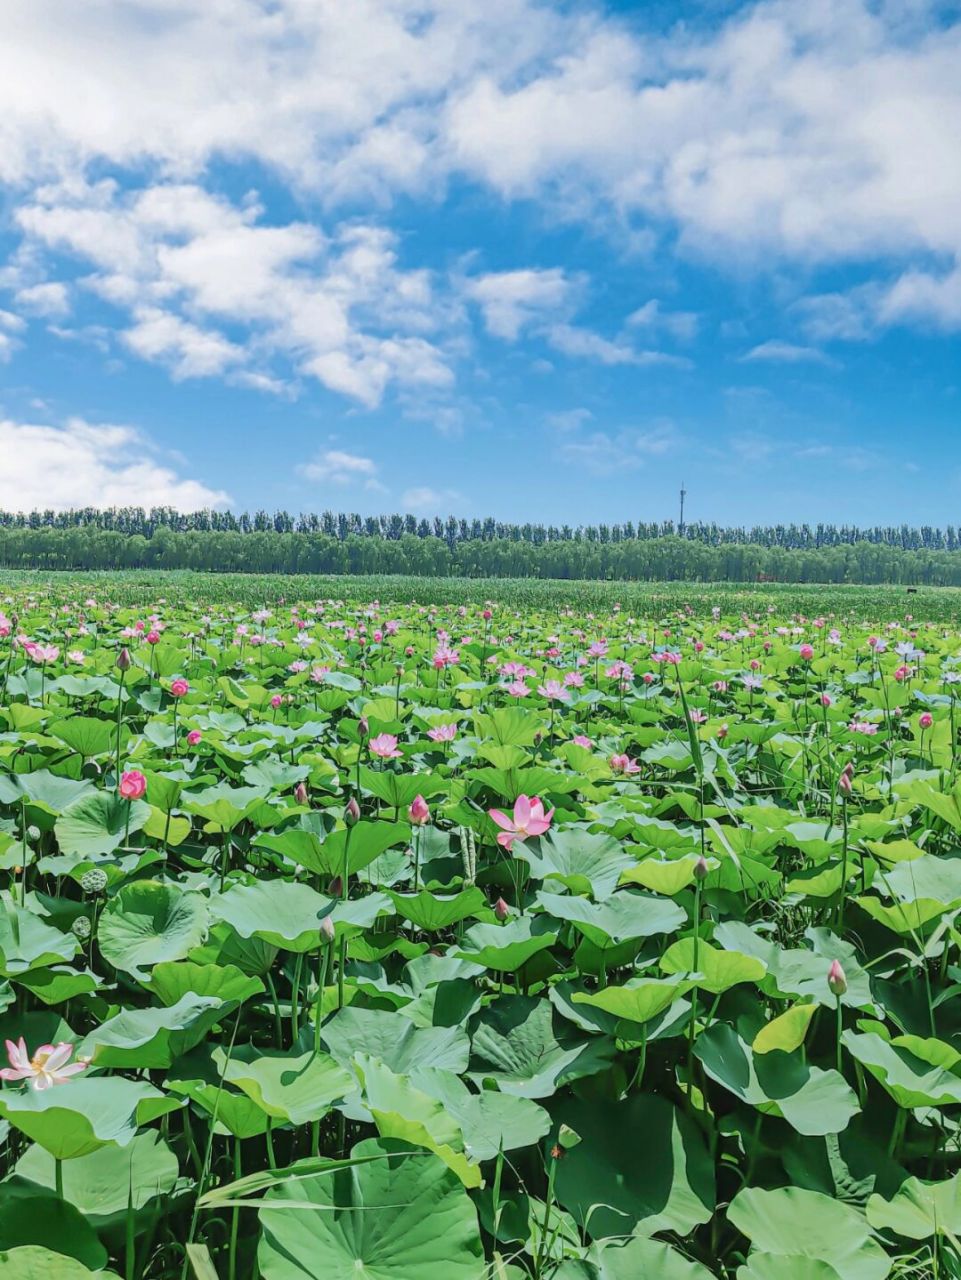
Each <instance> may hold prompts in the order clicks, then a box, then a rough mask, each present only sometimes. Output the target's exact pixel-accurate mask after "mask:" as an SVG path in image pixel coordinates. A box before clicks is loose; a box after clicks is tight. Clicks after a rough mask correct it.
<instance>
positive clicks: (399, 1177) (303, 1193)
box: [257, 1139, 488, 1280]
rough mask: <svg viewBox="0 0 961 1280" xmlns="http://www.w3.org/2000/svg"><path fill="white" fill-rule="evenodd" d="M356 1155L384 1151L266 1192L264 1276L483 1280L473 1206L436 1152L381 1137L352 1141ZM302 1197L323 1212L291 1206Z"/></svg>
mask: <svg viewBox="0 0 961 1280" xmlns="http://www.w3.org/2000/svg"><path fill="white" fill-rule="evenodd" d="M353 1155H354V1156H356V1157H366V1156H379V1157H382V1159H377V1160H373V1161H371V1162H370V1163H366V1164H360V1165H356V1166H354V1167H353V1168H346V1169H340V1170H337V1171H336V1172H333V1173H331V1174H319V1175H316V1176H314V1177H298V1178H296V1179H291V1180H289V1181H285V1182H282V1183H281V1184H279V1185H278V1186H276V1187H274V1188H273V1189H272V1190H270V1191H269V1192H268V1193H267V1195H266V1196H265V1198H264V1202H263V1205H262V1207H261V1209H260V1222H261V1227H262V1229H263V1237H262V1240H261V1243H260V1247H259V1249H258V1253H257V1261H258V1263H259V1266H260V1274H261V1275H262V1276H263V1277H264V1280H315V1277H316V1276H318V1275H322V1276H324V1277H325V1280H484V1278H485V1277H486V1276H487V1274H488V1272H487V1264H486V1262H485V1260H484V1253H483V1248H482V1246H481V1240H480V1232H479V1230H478V1225H477V1212H476V1210H475V1208H474V1206H473V1204H472V1203H471V1200H470V1198H469V1196H468V1195H467V1192H466V1191H465V1189H464V1187H463V1185H462V1184H461V1182H460V1181H459V1179H458V1178H457V1177H456V1176H455V1175H454V1174H453V1173H451V1171H450V1170H449V1169H448V1168H447V1167H446V1166H445V1165H444V1163H443V1161H442V1160H439V1159H437V1157H436V1156H432V1155H430V1154H429V1153H426V1152H424V1151H422V1150H420V1149H418V1148H416V1147H411V1146H410V1145H408V1144H406V1143H403V1142H397V1141H389V1140H385V1139H372V1140H369V1141H366V1142H362V1143H359V1144H358V1145H357V1146H356V1147H354V1150H353ZM295 1168H296V1166H295ZM299 1205H316V1206H318V1208H320V1209H322V1210H323V1209H326V1210H328V1212H319V1213H317V1212H315V1213H304V1212H299V1213H298V1212H289V1210H290V1209H291V1208H292V1207H296V1206H299ZM333 1209H336V1212H330V1210H333Z"/></svg>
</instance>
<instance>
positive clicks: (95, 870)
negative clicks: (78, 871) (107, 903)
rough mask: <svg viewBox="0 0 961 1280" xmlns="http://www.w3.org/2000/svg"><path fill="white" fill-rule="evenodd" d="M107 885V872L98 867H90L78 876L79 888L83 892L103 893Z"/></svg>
mask: <svg viewBox="0 0 961 1280" xmlns="http://www.w3.org/2000/svg"><path fill="white" fill-rule="evenodd" d="M106 887H107V873H106V871H101V870H100V868H99V867H91V868H90V870H89V871H85V872H84V873H83V875H82V876H81V877H80V888H81V889H82V890H83V891H84V893H103V891H104V889H106Z"/></svg>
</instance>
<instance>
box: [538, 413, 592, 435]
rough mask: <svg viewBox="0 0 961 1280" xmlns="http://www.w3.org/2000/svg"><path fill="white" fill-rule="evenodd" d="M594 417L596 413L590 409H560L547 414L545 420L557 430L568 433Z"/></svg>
mask: <svg viewBox="0 0 961 1280" xmlns="http://www.w3.org/2000/svg"><path fill="white" fill-rule="evenodd" d="M593 417H594V415H593V413H591V411H590V409H584V408H579V409H558V410H557V411H556V412H554V413H549V414H547V417H546V418H545V421H546V422H547V425H548V426H549V427H553V429H554V430H555V431H560V432H563V433H564V434H567V433H568V432H571V431H577V429H578V428H579V427H582V426H583V425H584V424H585V423H586V422H590V421H591V419H592V418H593Z"/></svg>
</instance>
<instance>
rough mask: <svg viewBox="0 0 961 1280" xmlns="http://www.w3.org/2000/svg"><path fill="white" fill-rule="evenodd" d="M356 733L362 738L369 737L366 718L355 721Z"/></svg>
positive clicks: (368, 726)
mask: <svg viewBox="0 0 961 1280" xmlns="http://www.w3.org/2000/svg"><path fill="white" fill-rule="evenodd" d="M357 732H358V733H359V734H360V736H361V737H362V738H367V737H369V736H370V725H369V724H368V722H367V717H366V716H361V717H360V719H359V720H358V721H357Z"/></svg>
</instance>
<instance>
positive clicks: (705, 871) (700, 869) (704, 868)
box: [694, 854, 711, 880]
mask: <svg viewBox="0 0 961 1280" xmlns="http://www.w3.org/2000/svg"><path fill="white" fill-rule="evenodd" d="M710 871H711V868H710V867H709V866H708V865H707V858H705V857H704V855H703V854H702V855H701V856H700V857H699V858H698V860H697V862H695V864H694V878H695V880H706V879H707V877H708V876H709V875H710Z"/></svg>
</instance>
